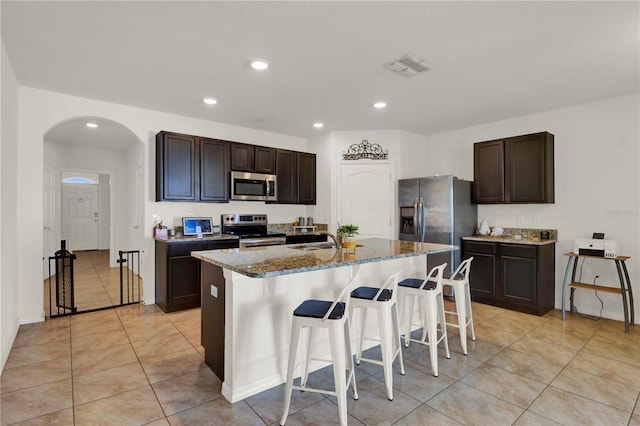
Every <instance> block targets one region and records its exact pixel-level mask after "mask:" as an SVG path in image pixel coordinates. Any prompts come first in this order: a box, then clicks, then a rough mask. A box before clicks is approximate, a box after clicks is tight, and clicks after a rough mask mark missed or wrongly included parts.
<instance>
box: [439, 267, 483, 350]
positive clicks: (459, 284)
mask: <svg viewBox="0 0 640 426" xmlns="http://www.w3.org/2000/svg"><path fill="white" fill-rule="evenodd" d="M472 260H473V257H470V258H468V259H466V260H464V261H463V262H462V263H460V265H459V266H458V269H456V271H455V272H454V273H453V274H451V278H443V279H442V286H443V287H444V286H451V287H452V288H453V295H454V297H455V301H456V311H455V312H453V311H445V314H450V315H455V316H456V317H458V322H457V323H449V322H448V323H447V325H448V326H451V327H455V328H457V329H459V330H460V345H461V346H462V352H464V354H465V355H467V327H469V331H470V332H471V340H476V333H475V331H474V329H473V312H472V311H471V291H470V290H469V271H470V270H471V261H472Z"/></svg>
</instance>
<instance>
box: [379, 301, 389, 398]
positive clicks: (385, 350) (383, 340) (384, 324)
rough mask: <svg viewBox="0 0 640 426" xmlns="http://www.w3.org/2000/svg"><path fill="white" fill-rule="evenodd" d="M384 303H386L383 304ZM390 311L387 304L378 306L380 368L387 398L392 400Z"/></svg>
mask: <svg viewBox="0 0 640 426" xmlns="http://www.w3.org/2000/svg"><path fill="white" fill-rule="evenodd" d="M385 305H386V304H385ZM390 316H391V311H390V310H389V308H388V306H380V307H379V308H378V324H379V327H380V352H381V353H382V369H383V371H384V383H385V385H386V387H387V398H389V401H393V367H392V364H393V339H392V337H391V336H392V331H391V321H390V320H391V318H390Z"/></svg>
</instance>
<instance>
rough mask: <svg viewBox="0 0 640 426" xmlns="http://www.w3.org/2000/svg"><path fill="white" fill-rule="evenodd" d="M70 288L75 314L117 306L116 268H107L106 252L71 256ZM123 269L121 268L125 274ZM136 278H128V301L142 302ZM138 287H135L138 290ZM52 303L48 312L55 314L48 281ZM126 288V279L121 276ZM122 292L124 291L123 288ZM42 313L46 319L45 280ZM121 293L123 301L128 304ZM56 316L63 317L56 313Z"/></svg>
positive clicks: (91, 251) (46, 298)
mask: <svg viewBox="0 0 640 426" xmlns="http://www.w3.org/2000/svg"><path fill="white" fill-rule="evenodd" d="M74 254H75V255H76V259H75V261H74V264H73V267H74V287H75V293H74V298H75V306H76V307H77V308H78V311H88V310H92V309H100V308H104V307H108V306H116V305H119V304H120V268H119V267H116V268H111V267H109V250H87V251H76V252H74ZM52 269H53V266H52ZM126 271H127V268H125V272H126ZM139 281H140V282H139V283H138V276H137V275H135V276H133V277H131V276H130V277H129V282H130V284H131V285H130V291H129V293H128V296H129V299H128V300H129V301H134V300H141V299H142V279H140V280H139ZM138 284H139V286H138ZM51 285H52V291H53V294H54V302H53V306H52V310H53V313H54V315H55V314H56V313H57V309H56V307H55V281H52V284H51ZM125 286H126V276H125ZM125 288H126V287H125ZM44 294H45V297H44V304H45V306H44V309H45V313H46V315H47V316H49V315H50V305H49V280H48V279H47V280H44ZM128 300H127V292H126V290H125V293H124V296H123V301H124V303H127V302H128ZM59 313H64V311H62V310H60V312H59Z"/></svg>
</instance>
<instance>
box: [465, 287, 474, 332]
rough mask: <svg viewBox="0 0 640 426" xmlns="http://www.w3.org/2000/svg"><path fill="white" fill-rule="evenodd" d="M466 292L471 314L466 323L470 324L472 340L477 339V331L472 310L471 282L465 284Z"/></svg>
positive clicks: (468, 309) (468, 310)
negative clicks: (474, 327)
mask: <svg viewBox="0 0 640 426" xmlns="http://www.w3.org/2000/svg"><path fill="white" fill-rule="evenodd" d="M464 293H465V299H466V302H467V312H468V314H467V315H469V321H466V323H468V324H469V331H471V340H473V341H475V340H476V331H475V330H474V329H473V311H472V310H471V289H470V288H469V283H468V282H467V283H465V285H464Z"/></svg>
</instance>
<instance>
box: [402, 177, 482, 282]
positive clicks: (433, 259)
mask: <svg viewBox="0 0 640 426" xmlns="http://www.w3.org/2000/svg"><path fill="white" fill-rule="evenodd" d="M472 183H473V182H469V181H466V180H461V179H458V178H456V177H455V176H433V177H424V178H415V179H400V180H398V201H399V202H398V208H399V213H400V230H399V239H400V240H405V241H422V242H428V243H439V244H452V245H457V246H458V247H461V244H462V241H461V237H464V236H468V235H473V234H474V232H475V228H476V225H477V221H478V208H477V206H476V205H475V204H474V203H473V202H472V195H471V187H472ZM444 262H447V268H446V269H445V276H446V277H447V278H448V277H449V276H450V275H451V272H453V271H455V269H456V268H457V267H458V265H459V264H460V250H456V251H453V252H447V253H438V254H433V255H428V256H427V269H429V270H430V269H431V268H432V267H434V266H437V265H441V264H442V263H444Z"/></svg>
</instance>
